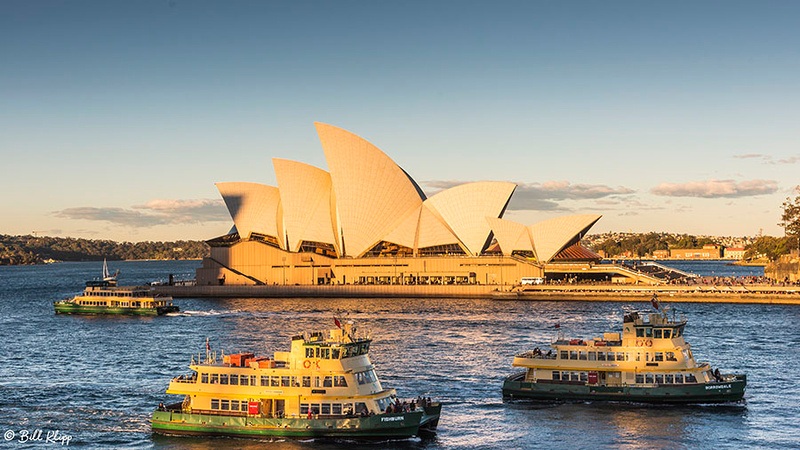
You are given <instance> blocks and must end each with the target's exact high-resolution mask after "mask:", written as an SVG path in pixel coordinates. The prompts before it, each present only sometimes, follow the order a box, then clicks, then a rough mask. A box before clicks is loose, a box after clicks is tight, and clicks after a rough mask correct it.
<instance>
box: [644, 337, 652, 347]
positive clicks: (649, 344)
mask: <svg viewBox="0 0 800 450" xmlns="http://www.w3.org/2000/svg"><path fill="white" fill-rule="evenodd" d="M646 342H647V346H648V347H652V346H653V340H652V339H648V340H647V341H646Z"/></svg>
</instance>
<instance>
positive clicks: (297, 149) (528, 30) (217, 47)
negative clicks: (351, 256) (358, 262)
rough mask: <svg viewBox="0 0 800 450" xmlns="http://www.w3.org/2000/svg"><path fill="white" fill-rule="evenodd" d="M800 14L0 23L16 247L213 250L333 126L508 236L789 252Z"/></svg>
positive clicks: (0, 156) (412, 14) (52, 7)
mask: <svg viewBox="0 0 800 450" xmlns="http://www.w3.org/2000/svg"><path fill="white" fill-rule="evenodd" d="M797 17H800V2H794V1H771V2H757V1H752V2H738V1H720V2H713V1H707V2H681V1H676V2H640V1H632V2H626V1H610V2H597V1H586V2H581V1H569V2H553V1H519V2H514V1H505V2H504V1H500V2H494V1H492V2H489V1H484V2H470V1H458V2H455V1H453V2H449V1H423V2H413V1H410V2H388V1H381V2H375V1H346V0H345V1H335V2H314V1H292V2H290V1H285V2H268V1H252V2H251V1H229V2H221V1H220V2H203V1H191V2H189V1H182V0H167V1H137V2H123V1H93V2H83V1H46V0H41V1H35V2H30V1H13V0H6V1H3V2H0V61H1V63H0V189H2V190H0V192H1V193H0V211H2V215H0V234H12V235H16V234H31V233H33V232H35V233H36V234H38V235H50V236H69V237H82V238H88V239H113V240H118V241H145V240H177V239H210V238H213V237H216V236H219V235H222V234H225V233H226V232H227V231H228V230H229V229H230V228H231V226H232V221H231V219H230V216H229V215H228V213H227V211H226V209H225V207H224V204H223V202H222V200H221V197H220V196H219V193H218V192H217V190H216V188H215V186H214V183H216V182H222V181H251V182H258V183H264V184H270V185H275V183H276V180H275V175H274V173H273V170H272V163H271V159H272V158H274V157H278V158H286V159H294V160H298V161H302V162H305V163H309V164H312V165H315V166H318V167H321V168H323V169H326V168H327V166H326V163H325V159H324V155H323V152H322V148H321V146H320V144H319V139H318V137H317V136H316V132H315V129H314V124H313V123H314V122H315V121H316V122H324V123H328V124H331V125H335V126H338V127H341V128H344V129H346V130H349V131H351V132H353V133H356V134H358V135H360V136H362V137H364V138H365V139H367V140H369V141H370V142H372V143H373V144H374V145H376V146H377V147H379V148H380V149H382V150H383V151H384V152H385V153H386V154H388V155H389V156H390V157H391V158H392V159H393V160H394V161H395V162H397V163H398V164H399V165H400V166H401V167H403V169H405V171H406V172H408V173H409V174H410V175H411V176H412V177H413V178H414V179H415V180H416V181H417V182H418V183H419V184H420V185H421V187H422V188H423V189H424V190H425V191H426V192H428V193H433V192H436V191H437V190H439V189H442V188H444V187H448V186H453V185H456V184H460V183H464V182H470V181H481V180H497V181H513V182H515V183H517V184H518V188H517V190H516V192H515V194H514V197H513V198H512V201H511V203H510V204H509V207H508V210H507V211H506V215H505V218H507V219H511V220H515V221H519V222H522V223H525V224H532V223H535V222H538V221H541V220H546V219H549V218H552V217H556V216H559V215H567V214H602V215H603V218H602V219H601V220H600V221H599V222H598V223H597V225H595V227H594V228H593V229H592V232H595V233H599V232H606V231H625V232H627V231H633V232H649V231H665V232H675V233H689V234H703V235H719V236H723V235H724V236H745V235H747V236H752V235H757V234H758V233H763V234H765V235H775V236H782V235H783V230H782V229H781V228H780V227H779V226H778V225H777V224H778V222H779V221H780V213H781V203H782V202H783V200H784V199H785V198H786V197H789V196H792V197H794V196H795V195H796V193H795V192H794V188H795V186H797V185H799V184H800V175H799V174H800V145H799V144H800V126H798V125H800V108H799V107H798V105H800V77H798V74H799V73H800V45H798V42H800V27H798V26H797Z"/></svg>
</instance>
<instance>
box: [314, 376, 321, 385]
mask: <svg viewBox="0 0 800 450" xmlns="http://www.w3.org/2000/svg"><path fill="white" fill-rule="evenodd" d="M314 387H320V386H319V377H314Z"/></svg>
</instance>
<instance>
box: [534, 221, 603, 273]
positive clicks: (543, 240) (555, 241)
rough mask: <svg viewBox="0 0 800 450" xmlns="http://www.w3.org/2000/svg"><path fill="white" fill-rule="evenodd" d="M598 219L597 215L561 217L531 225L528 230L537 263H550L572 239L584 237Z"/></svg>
mask: <svg viewBox="0 0 800 450" xmlns="http://www.w3.org/2000/svg"><path fill="white" fill-rule="evenodd" d="M600 217H602V216H600V215H597V214H584V215H574V216H561V217H556V218H553V219H550V220H545V221H544V222H539V223H535V224H533V225H531V226H530V227H529V229H530V232H531V238H533V245H534V247H535V248H536V256H537V258H538V259H539V261H540V262H543V263H548V262H550V260H551V259H553V256H555V255H556V254H558V252H560V251H561V250H563V249H564V247H566V246H567V244H569V243H570V242H571V241H572V240H573V239H574V238H576V237H577V236H578V235H584V234H585V233H586V231H588V230H589V228H591V227H592V225H594V224H595V222H597V221H598V220H600Z"/></svg>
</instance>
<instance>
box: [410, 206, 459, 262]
mask: <svg viewBox="0 0 800 450" xmlns="http://www.w3.org/2000/svg"><path fill="white" fill-rule="evenodd" d="M427 203H428V202H425V204H423V206H422V211H421V213H420V215H419V231H418V232H417V248H425V247H433V246H435V245H447V244H458V245H460V246H461V247H463V244H462V243H461V241H459V239H458V238H457V237H456V235H455V234H453V231H452V230H451V229H450V228H448V227H447V225H446V224H445V223H444V222H442V219H440V218H439V216H438V214H436V213H434V212H433V211H431V209H430V207H429V206H428V204H427ZM465 250H466V249H465Z"/></svg>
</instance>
